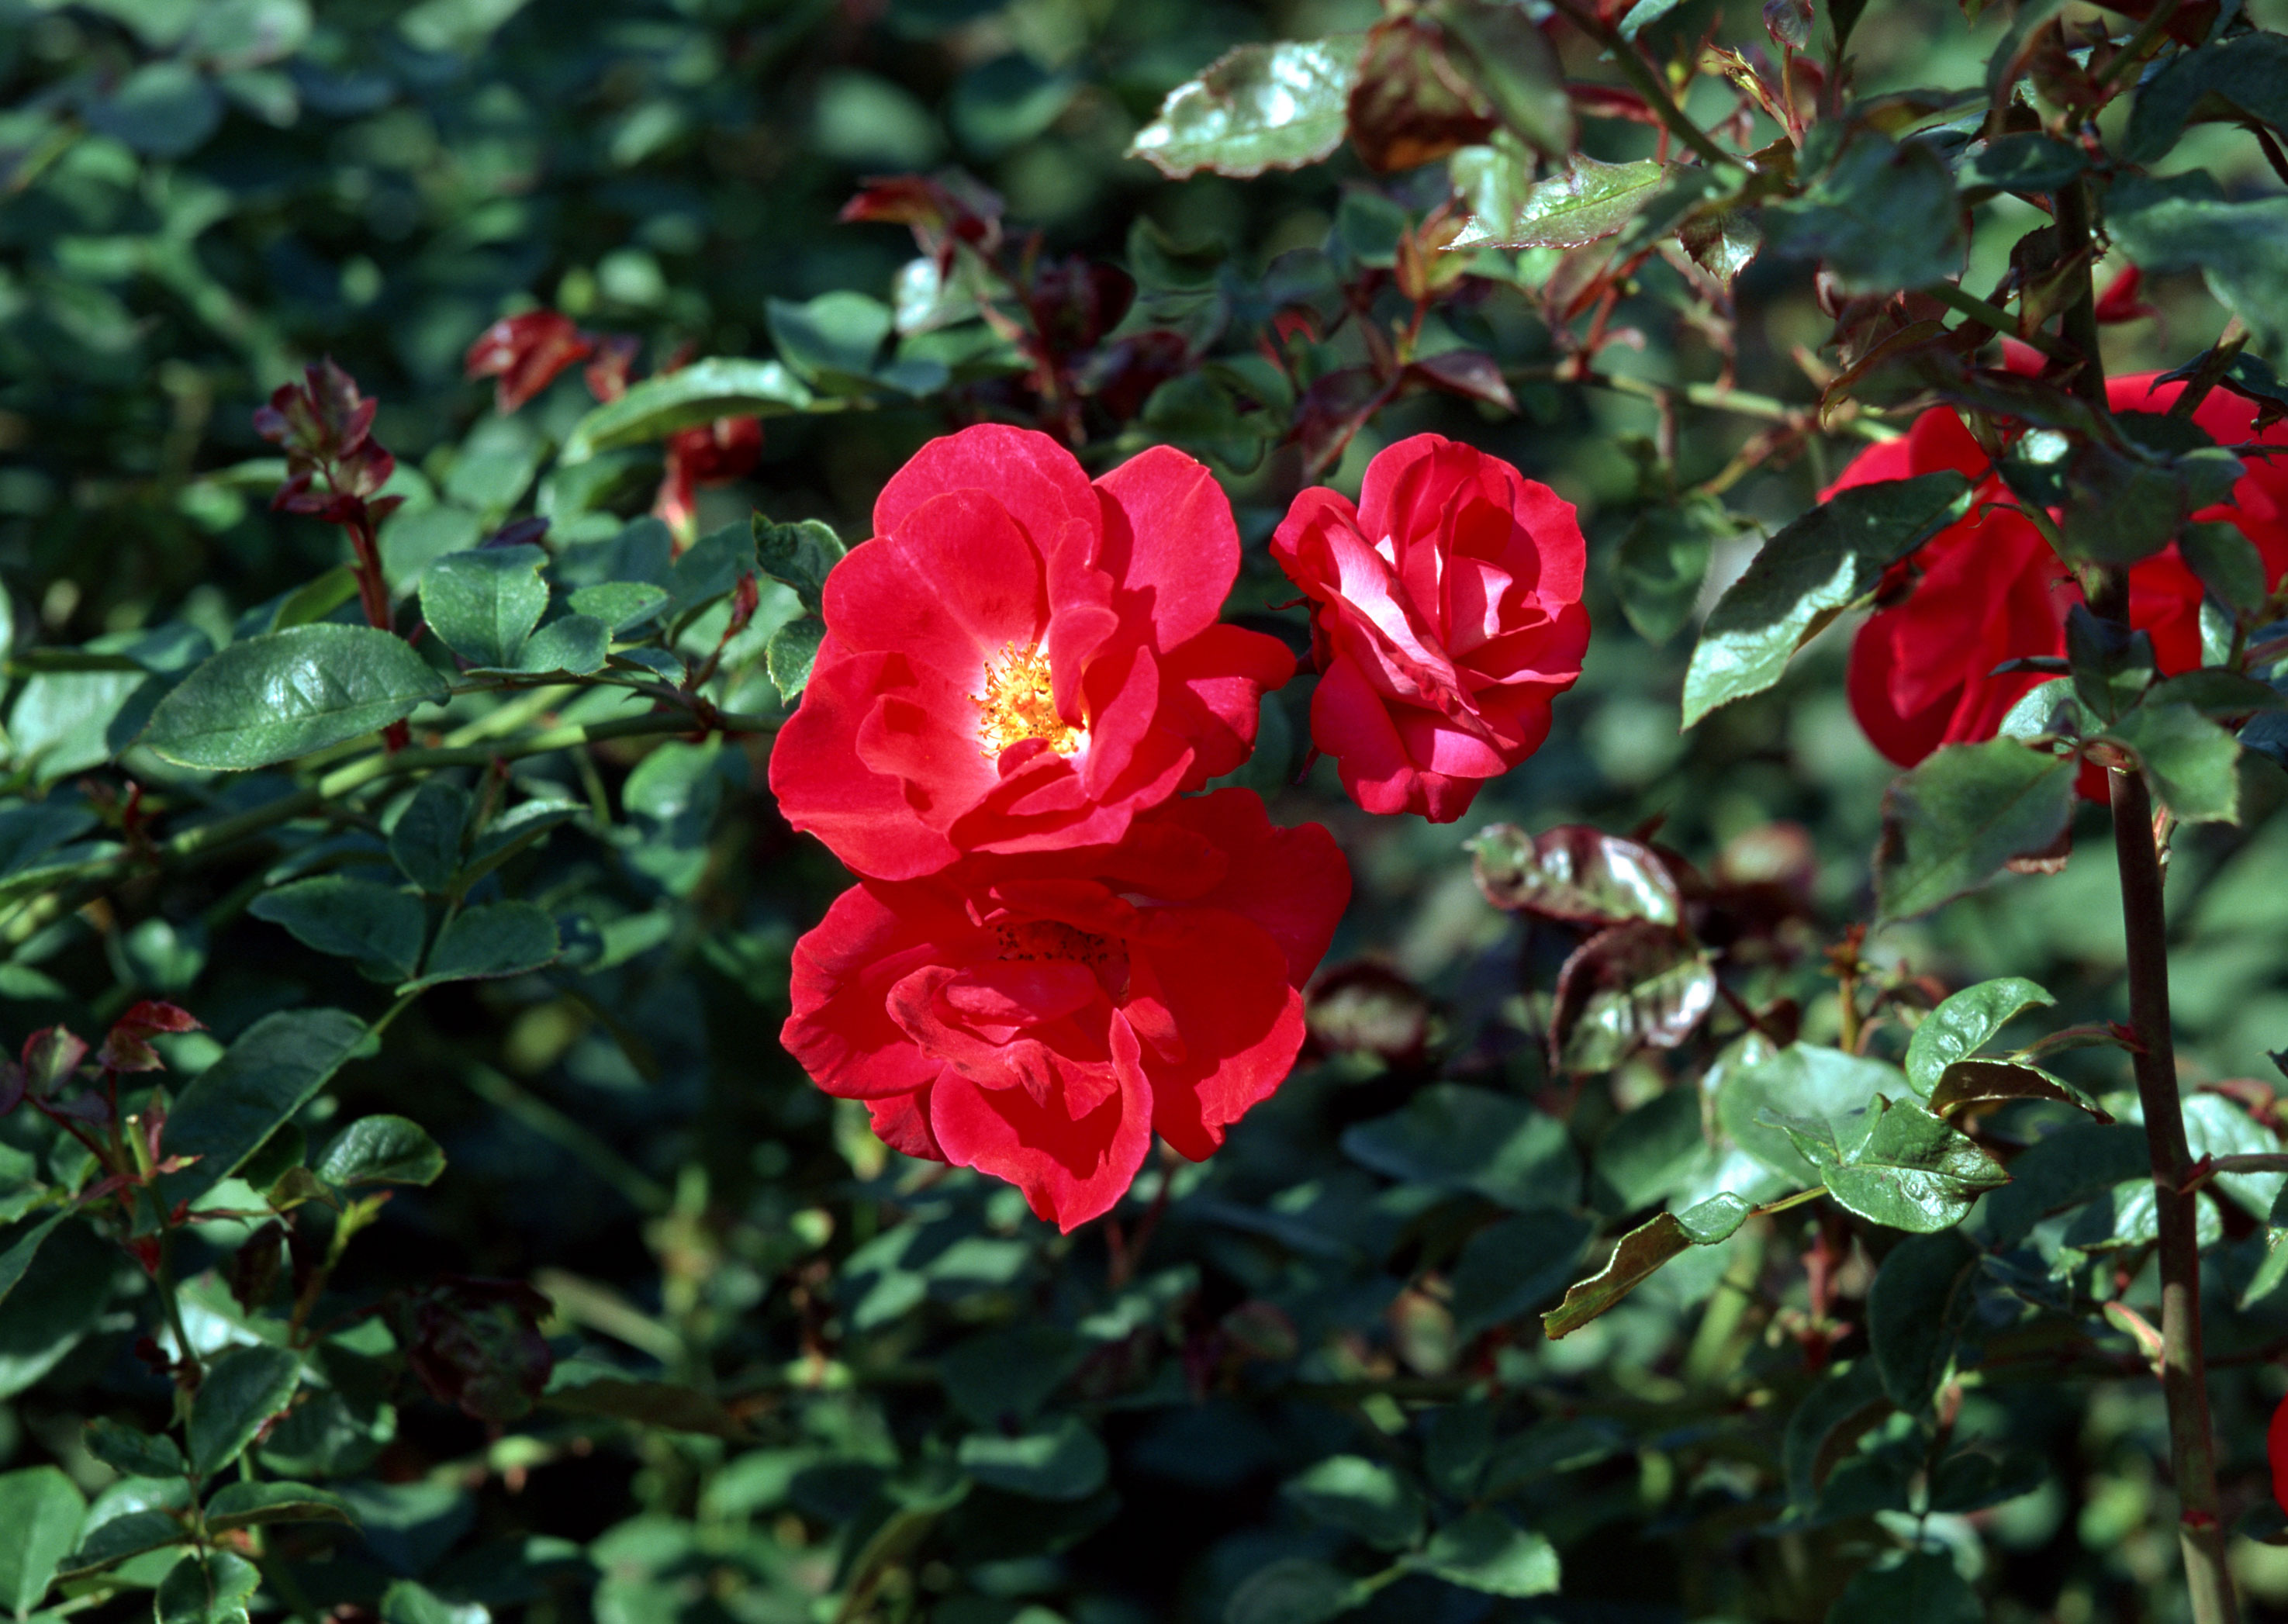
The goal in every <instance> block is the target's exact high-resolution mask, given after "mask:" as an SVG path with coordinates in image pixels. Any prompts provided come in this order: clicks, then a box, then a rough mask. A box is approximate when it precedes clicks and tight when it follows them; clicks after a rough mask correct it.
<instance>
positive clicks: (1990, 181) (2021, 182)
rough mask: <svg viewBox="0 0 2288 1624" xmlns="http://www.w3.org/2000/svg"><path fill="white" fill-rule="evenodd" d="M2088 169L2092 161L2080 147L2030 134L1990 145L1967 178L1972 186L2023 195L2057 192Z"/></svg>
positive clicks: (2007, 137)
mask: <svg viewBox="0 0 2288 1624" xmlns="http://www.w3.org/2000/svg"><path fill="white" fill-rule="evenodd" d="M2088 167H2089V160H2088V158H2087V157H2085V155H2084V154H2083V153H2082V151H2081V149H2080V148H2079V147H2073V146H2070V145H2069V144H2068V143H2066V142H2064V141H2061V140H2059V139H2056V138H2055V137H2053V136H2048V135H2044V134H2042V133H2041V132H2040V131H2022V132H2021V133H2019V134H2016V135H2005V136H1998V137H1997V138H1996V139H1993V140H1990V141H1989V142H1987V143H1986V144H1985V146H1984V147H1983V148H1982V149H1981V150H1980V151H1979V152H1978V154H1976V155H1975V156H1974V157H1973V158H1972V159H1971V160H1970V162H1968V163H1967V164H1966V165H1965V166H1964V170H1963V178H1964V180H1965V181H1966V183H1967V184H1970V185H1974V186H1995V187H1998V188H1999V189H2001V190H2002V191H2005V192H2015V193H2019V194H2032V193H2050V192H2054V191H2056V190H2057V189H2058V188H2059V187H2061V186H2066V185H2069V184H2070V183H2071V182H2072V181H2073V180H2074V179H2075V178H2077V177H2078V176H2079V175H2080V174H2081V173H2082V171H2083V170H2086V169H2087V168H2088Z"/></svg>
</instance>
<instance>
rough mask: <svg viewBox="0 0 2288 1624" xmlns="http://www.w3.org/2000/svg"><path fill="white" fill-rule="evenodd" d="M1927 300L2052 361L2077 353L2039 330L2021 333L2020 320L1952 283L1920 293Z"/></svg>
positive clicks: (1922, 290)
mask: <svg viewBox="0 0 2288 1624" xmlns="http://www.w3.org/2000/svg"><path fill="white" fill-rule="evenodd" d="M1920 291H1921V292H1922V294H1923V295H1924V297H1927V298H1934V299H1936V300H1937V301H1938V302H1939V303H1940V304H1942V305H1945V306H1946V307H1947V308H1948V309H1949V310H1957V311H1960V312H1961V313H1963V314H1964V315H1966V316H1968V317H1969V318H1970V319H1971V320H1972V321H1975V322H1977V323H1978V325H1979V326H1981V327H1990V328H1992V329H1994V330H1995V331H1996V332H1998V333H2006V334H2008V335H2009V336H2010V337H2013V338H2015V339H2017V340H2018V341H2019V342H2020V343H2022V344H2026V345H2031V346H2032V347H2033V348H2035V349H2037V350H2039V351H2040V352H2041V353H2043V354H2045V355H2046V356H2048V357H2049V358H2050V359H2051V360H2072V359H2073V357H2074V355H2075V354H2076V353H2077V352H2076V350H2075V349H2074V348H2073V346H2072V345H2069V344H2067V343H2065V342H2064V341H2063V340H2062V339H2058V338H2053V337H2050V335H2049V334H2047V333H2046V332H2044V331H2042V330H2041V329H2039V328H2036V329H2034V330H2033V331H2032V332H2030V333H2021V332H2020V331H2019V330H2018V321H2017V318H2016V317H2014V316H2013V315H2012V314H2011V313H2009V312H2008V311H2006V310H2005V309H2003V308H2002V307H2001V306H2000V305H1990V304H1988V303H1987V302H1986V301H1985V300H1984V299H1982V298H1980V297H1978V296H1977V295H1976V294H1974V293H1966V292H1964V291H1963V290H1962V289H1960V288H1958V287H1957V286H1955V284H1954V283H1952V282H1933V283H1932V284H1931V285H1930V286H1929V287H1927V288H1925V289H1920Z"/></svg>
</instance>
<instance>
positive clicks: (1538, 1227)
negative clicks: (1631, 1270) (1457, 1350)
mask: <svg viewBox="0 0 2288 1624" xmlns="http://www.w3.org/2000/svg"><path fill="white" fill-rule="evenodd" d="M1588 1240H1589V1223H1588V1220H1587V1219H1585V1218H1580V1217H1576V1216H1574V1215H1573V1214H1571V1213H1569V1212H1547V1211H1545V1212H1525V1213H1520V1214H1518V1215H1517V1216H1515V1217H1513V1218H1504V1219H1503V1220H1502V1221H1501V1222H1499V1223H1498V1224H1489V1225H1488V1226H1487V1227H1486V1228H1484V1229H1482V1230H1480V1231H1479V1232H1477V1233H1476V1234H1474V1235H1473V1236H1471V1237H1470V1239H1469V1240H1468V1241H1467V1242H1466V1244H1465V1245H1464V1246H1463V1248H1462V1254H1461V1256H1459V1257H1458V1258H1456V1259H1455V1260H1454V1269H1453V1273H1452V1276H1451V1277H1450V1280H1449V1281H1448V1284H1449V1285H1450V1287H1452V1291H1453V1295H1452V1298H1451V1300H1450V1302H1449V1303H1448V1304H1447V1306H1448V1307H1449V1308H1450V1309H1451V1310H1452V1311H1453V1315H1454V1335H1455V1338H1456V1340H1457V1341H1458V1342H1466V1341H1468V1340H1469V1339H1470V1338H1471V1337H1474V1336H1475V1335H1477V1334H1478V1333H1479V1332H1481V1331H1483V1330H1486V1329H1488V1328H1490V1327H1493V1326H1497V1325H1502V1324H1505V1323H1507V1322H1508V1321H1510V1320H1512V1319H1516V1318H1517V1317H1518V1316H1519V1315H1521V1314H1524V1313H1527V1312H1529V1311H1531V1310H1533V1309H1536V1308H1538V1307H1539V1306H1540V1305H1541V1304H1542V1303H1545V1302H1547V1301H1548V1300H1549V1299H1550V1298H1551V1297H1553V1296H1554V1295H1556V1294H1557V1293H1558V1291H1559V1290H1561V1288H1562V1287H1564V1285H1565V1283H1566V1282H1567V1281H1568V1280H1569V1279H1572V1278H1573V1271H1574V1269H1575V1268H1576V1267H1577V1266H1578V1264H1579V1263H1580V1260H1581V1248H1583V1247H1584V1246H1585V1245H1587V1244H1588Z"/></svg>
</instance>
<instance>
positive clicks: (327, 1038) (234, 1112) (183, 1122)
mask: <svg viewBox="0 0 2288 1624" xmlns="http://www.w3.org/2000/svg"><path fill="white" fill-rule="evenodd" d="M364 1042H366V1026H365V1023H364V1022H363V1021H361V1020H360V1019H358V1018H357V1017H355V1016H354V1015H351V1014H347V1013H346V1012H345V1011H343V1010H279V1011H277V1012H276V1013H274V1014H271V1015H266V1016H264V1017H263V1018H261V1019H260V1020H258V1021H257V1022H255V1023H254V1025H253V1026H250V1027H248V1028H247V1029H246V1031H245V1032H243V1033H242V1034H240V1036H239V1039H238V1041H237V1042H234V1043H233V1044H232V1045H231V1046H230V1047H229V1048H228V1049H227V1050H224V1051H223V1057H222V1058H221V1059H219V1060H218V1061H216V1062H215V1063H214V1064H213V1065H212V1066H209V1067H208V1068H207V1069H206V1070H205V1071H203V1072H201V1073H199V1074H198V1075H197V1076H196V1077H195V1078H193V1079H192V1080H191V1082H190V1084H189V1086H188V1087H187V1088H186V1089H184V1090H183V1093H182V1097H181V1098H180V1099H179V1101H178V1102H177V1103H176V1105H175V1109H174V1113H173V1114H171V1116H169V1117H168V1119H167V1128H166V1135H165V1137H164V1138H163V1140H162V1142H161V1143H162V1146H163V1149H164V1150H165V1151H166V1153H167V1154H169V1155H171V1156H185V1157H192V1156H195V1157H196V1158H198V1160H197V1161H195V1162H194V1163H192V1165H191V1166H189V1167H187V1168H184V1169H183V1170H182V1171H181V1172H179V1173H171V1174H169V1175H167V1176H165V1177H163V1178H162V1179H161V1180H160V1181H159V1196H160V1199H161V1200H163V1202H165V1203H166V1204H167V1205H168V1206H170V1207H172V1205H173V1204H174V1203H175V1202H177V1201H187V1200H197V1199H198V1198H199V1197H200V1196H202V1195H204V1194H205V1193H206V1192H208V1191H209V1190H211V1189H212V1188H213V1187H214V1186H215V1185H216V1184H218V1183H220V1182H221V1181H222V1180H223V1179H225V1178H226V1177H228V1176H230V1175H231V1174H233V1173H234V1172H236V1171H237V1170H238V1167H239V1164H240V1163H241V1162H242V1161H245V1160H246V1159H247V1158H248V1157H249V1156H251V1155H252V1154H253V1153H255V1152H256V1151H257V1150H258V1149H259V1148H260V1147H261V1145H262V1142H263V1141H264V1140H266V1139H267V1138H269V1137H270V1136H271V1135H272V1134H273V1133H275V1132H276V1131H277V1129H278V1127H279V1125H280V1124H281V1123H282V1122H284V1121H286V1120H287V1119H288V1118H289V1117H290V1116H292V1115H293V1114H294V1113H296V1112H298V1111H299V1110H300V1109H301V1108H302V1107H303V1106H304V1105H307V1104H308V1103H309V1102H310V1098H311V1097H312V1096H313V1095H314V1094H316V1093H317V1091H318V1090H319V1089H322V1088H323V1087H324V1086H325V1085H326V1081H327V1079H329V1078H330V1077H331V1076H332V1075H333V1074H334V1073H336V1072H337V1071H338V1070H340V1069H341V1066H342V1063H343V1062H344V1061H346V1060H347V1059H348V1058H350V1056H351V1055H352V1054H354V1053H355V1052H356V1051H357V1050H358V1048H359V1046H360V1045H361V1044H362V1043H364Z"/></svg>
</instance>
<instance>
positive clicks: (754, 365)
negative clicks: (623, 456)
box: [556, 357, 812, 466]
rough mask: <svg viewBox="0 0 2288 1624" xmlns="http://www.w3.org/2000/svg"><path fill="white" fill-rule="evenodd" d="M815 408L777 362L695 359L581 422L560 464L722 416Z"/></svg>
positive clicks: (808, 395) (658, 437) (662, 436)
mask: <svg viewBox="0 0 2288 1624" xmlns="http://www.w3.org/2000/svg"><path fill="white" fill-rule="evenodd" d="M811 404H812V400H811V393H810V391H809V390H808V389H806V388H805V387H804V386H803V384H802V382H801V380H800V379H798V378H797V377H796V376H795V375H794V374H793V373H791V372H790V371H788V370H787V368H784V367H783V366H781V365H780V364H779V363H778V362H777V361H775V360H729V359H726V358H723V357H714V358H711V359H709V360H696V361H694V362H692V363H691V364H690V365H689V366H687V367H680V368H677V369H676V370H675V371H673V372H663V373H660V374H658V375H656V376H652V377H647V378H646V379H644V381H643V382H641V383H640V384H634V385H633V386H632V387H631V388H630V389H629V390H628V392H627V393H625V394H624V395H622V396H621V397H620V398H619V399H618V400H613V401H610V402H608V403H607V404H605V405H602V406H600V407H598V408H595V409H594V410H593V411H592V412H590V413H589V414H588V415H587V416H584V417H583V418H581V419H580V421H579V422H578V423H576V424H573V426H572V432H571V433H569V434H568V435H567V436H566V437H565V440H564V448H563V450H561V451H560V452H559V453H558V454H557V458H556V460H557V463H558V464H559V465H560V466H562V465H565V464H569V463H584V462H586V461H587V460H588V459H589V458H590V457H592V456H595V455H596V454H597V453H598V452H600V451H610V450H614V449H616V448H619V447H621V446H633V445H640V444H642V443H643V442H644V441H646V440H664V439H666V438H667V437H668V436H669V435H670V434H672V433H674V432H676V430H678V429H687V428H690V427H692V426H693V425H694V424H702V423H712V422H714V421H715V419H716V418H718V417H759V416H772V415H775V414H783V413H786V412H801V411H807V410H809V409H810V407H811Z"/></svg>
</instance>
